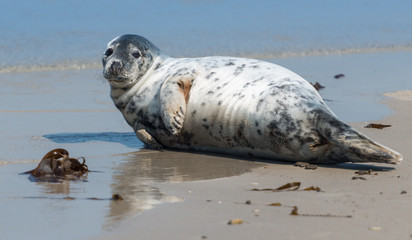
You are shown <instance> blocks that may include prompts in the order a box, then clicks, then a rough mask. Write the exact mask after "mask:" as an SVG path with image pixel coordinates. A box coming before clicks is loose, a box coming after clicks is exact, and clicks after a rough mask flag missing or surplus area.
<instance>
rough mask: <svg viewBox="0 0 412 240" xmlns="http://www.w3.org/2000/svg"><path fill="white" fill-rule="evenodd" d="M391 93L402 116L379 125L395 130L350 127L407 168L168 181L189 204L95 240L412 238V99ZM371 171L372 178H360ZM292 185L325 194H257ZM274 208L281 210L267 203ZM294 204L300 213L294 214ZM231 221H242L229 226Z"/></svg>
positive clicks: (167, 189)
mask: <svg viewBox="0 0 412 240" xmlns="http://www.w3.org/2000/svg"><path fill="white" fill-rule="evenodd" d="M387 95H388V96H390V98H387V99H385V100H384V103H385V104H387V105H388V106H390V108H392V109H393V110H395V113H394V114H393V115H391V116H389V117H386V118H385V119H383V120H381V121H377V123H384V124H391V125H392V127H389V128H385V129H382V130H378V129H366V128H363V127H364V126H365V125H367V124H368V123H366V122H358V123H353V124H351V125H353V126H354V127H355V128H357V129H360V130H361V131H362V132H363V133H365V134H366V135H368V136H370V137H371V138H373V139H375V140H377V141H379V142H381V143H383V144H386V145H388V146H391V147H393V148H394V149H395V150H397V151H399V152H401V153H402V154H403V156H404V160H403V162H402V164H401V165H394V166H390V165H384V164H373V165H368V164H351V163H347V164H339V165H332V166H319V167H318V168H317V169H316V170H305V169H303V168H299V167H295V166H293V165H290V164H282V163H273V164H264V165H262V166H260V167H258V168H256V169H254V170H253V171H252V172H251V173H247V174H244V175H241V176H236V177H231V178H223V179H216V180H208V181H196V182H184V183H161V184H158V185H157V186H158V187H159V188H160V189H161V190H162V191H164V193H165V194H167V195H170V196H178V197H180V198H182V199H183V201H182V202H179V203H173V204H172V203H169V204H163V205H160V206H158V207H156V208H155V209H153V210H150V211H145V212H142V213H140V214H138V215H137V216H135V217H134V218H133V219H132V220H131V221H128V222H125V223H124V224H122V225H121V226H120V227H119V228H117V229H116V230H115V231H114V232H112V233H109V234H106V235H103V236H98V237H96V238H95V239H409V238H411V236H412V227H411V222H412V214H411V212H412V204H411V201H412V176H411V174H410V172H411V171H412V164H411V161H410V160H411V158H412V145H411V140H410V138H411V136H412V125H411V123H412V111H411V106H412V94H411V91H400V92H397V93H389V94H387ZM369 169H371V170H372V171H371V174H370V175H358V174H356V172H357V171H359V170H369ZM353 177H362V178H363V179H353ZM289 182H300V183H301V188H300V190H301V189H304V188H306V187H310V186H314V187H319V188H320V189H321V191H320V192H317V191H281V192H270V191H269V192H258V191H251V189H253V188H277V187H279V186H281V185H284V184H286V183H289ZM247 201H248V203H249V201H250V203H251V204H246V202H247ZM271 203H280V204H281V206H268V205H269V204H271ZM293 206H296V207H297V208H298V214H300V215H291V212H292V209H293V208H292V207H293ZM349 216H350V217H349ZM231 219H241V220H243V223H242V224H239V225H228V222H229V220H231Z"/></svg>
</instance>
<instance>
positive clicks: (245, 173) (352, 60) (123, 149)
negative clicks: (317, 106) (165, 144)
mask: <svg viewBox="0 0 412 240" xmlns="http://www.w3.org/2000/svg"><path fill="white" fill-rule="evenodd" d="M411 58H412V52H380V53H368V54H350V55H328V56H312V57H310V56H308V57H299V58H285V59H273V60H270V61H273V62H275V63H278V64H280V65H283V66H286V67H288V68H290V69H292V70H294V71H295V72H297V73H299V74H300V75H302V76H303V77H305V78H306V79H307V80H308V81H311V82H316V81H318V82H320V83H321V84H322V85H324V86H325V88H324V89H323V90H321V91H320V93H321V95H322V97H324V98H325V99H328V101H327V104H328V105H329V106H330V107H331V109H332V110H333V111H334V112H336V113H337V114H338V116H339V117H340V118H341V119H343V120H344V121H346V122H350V124H351V125H353V126H354V127H355V128H357V129H359V130H360V131H361V132H363V133H365V134H366V135H367V136H370V137H371V138H372V139H375V140H376V141H378V142H381V143H383V144H385V145H387V146H389V147H391V148H393V149H394V150H396V151H399V152H400V153H402V154H403V156H404V160H403V162H402V164H401V165H385V164H351V163H347V164H339V165H326V166H325V165H320V166H318V168H317V169H315V170H306V169H304V168H301V167H296V166H294V165H293V163H288V162H276V161H266V160H259V159H241V158H238V157H231V156H225V155H213V154H202V153H186V152H179V151H163V152H158V151H152V150H146V149H144V148H143V144H142V143H141V142H139V141H138V140H137V139H136V137H135V136H134V134H133V132H132V130H131V128H129V127H128V126H127V125H126V123H125V122H124V120H123V119H122V117H121V114H120V113H119V112H117V110H116V109H115V108H114V106H113V104H112V103H111V99H110V97H109V89H108V88H109V86H108V84H107V83H104V81H103V79H102V77H101V73H100V69H98V68H96V69H87V70H77V71H74V70H67V71H56V72H53V71H39V72H28V73H2V74H0V81H1V82H2V83H3V91H2V93H1V94H0V99H1V102H2V103H3V104H2V106H1V109H0V115H1V119H2V122H3V124H2V128H1V129H0V133H1V134H0V135H1V139H0V141H1V143H2V144H1V146H0V150H1V152H2V156H1V157H0V163H1V165H0V179H1V180H0V183H1V188H2V193H1V196H0V203H2V204H1V206H3V207H0V214H2V216H8V217H7V218H1V219H0V231H1V232H2V234H3V235H2V236H3V237H4V239H26V238H27V236H29V235H30V236H42V238H44V239H51V238H53V236H56V234H59V233H61V232H62V231H67V229H70V231H71V233H70V234H66V235H63V236H61V239H73V238H78V239H136V238H138V239H273V238H274V236H276V238H281V239H302V238H305V239H330V238H331V237H333V238H334V239H348V238H355V239H357V238H364V239H405V238H410V236H411V234H412V229H411V228H410V224H409V222H410V220H412V217H411V215H410V214H409V212H410V211H411V210H412V207H411V205H410V200H411V194H412V184H411V177H410V176H409V175H410V174H408V173H409V172H410V171H411V168H412V165H411V163H410V159H411V157H412V152H411V148H410V146H411V144H410V141H409V138H410V136H411V135H412V127H411V125H410V123H411V122H412V112H411V106H412V96H411V91H410V90H411V89H412V85H411V79H410V66H409V65H410V64H409V63H410V62H409V61H405V59H411ZM338 73H343V74H345V77H344V78H343V79H339V80H338V79H334V77H333V76H334V74H338ZM360 80H362V83H360ZM63 90H64V91H63ZM408 90H409V91H408ZM23 96H24V97H23ZM5 103H7V104H5ZM372 122H373V123H382V124H390V125H392V126H391V127H388V128H384V129H370V128H364V126H365V125H367V124H368V123H372ZM53 148H66V149H67V150H68V151H69V152H70V155H71V156H73V157H80V156H83V157H85V158H86V161H87V164H88V166H89V169H91V170H93V171H94V172H90V173H89V174H88V175H87V177H85V178H83V179H81V180H79V181H63V182H60V183H48V182H36V181H31V180H30V178H29V177H28V176H27V175H21V174H20V173H22V172H25V171H28V170H30V169H33V168H34V167H35V166H36V165H37V163H38V162H39V160H40V159H41V157H42V156H43V155H44V154H45V153H46V152H48V151H49V150H51V149H53ZM369 169H370V170H371V172H370V174H369V172H368V174H366V175H359V174H357V173H356V172H357V171H360V170H369ZM354 177H355V178H356V179H353V178H354ZM291 182H300V184H301V185H300V188H299V189H298V190H296V191H280V192H271V191H252V190H251V189H254V188H257V189H265V188H270V189H275V188H277V187H279V186H282V185H284V184H287V183H291ZM312 186H313V187H319V188H320V190H321V191H303V189H305V188H308V187H312ZM115 193H117V194H120V195H122V196H123V197H124V199H125V200H124V201H120V202H114V201H111V200H110V197H111V195H112V194H115ZM97 199H98V200H97ZM270 204H273V205H275V206H269V205H270ZM279 205H280V206H279ZM294 206H296V207H297V213H298V215H291V212H292V210H293V207H294ZM231 219H241V220H242V221H243V223H242V224H239V225H228V222H229V221H230V220H231ZM44 226H48V227H47V228H48V230H47V231H44ZM22 229H24V231H22ZM3 237H2V238H3ZM35 238H36V237H35Z"/></svg>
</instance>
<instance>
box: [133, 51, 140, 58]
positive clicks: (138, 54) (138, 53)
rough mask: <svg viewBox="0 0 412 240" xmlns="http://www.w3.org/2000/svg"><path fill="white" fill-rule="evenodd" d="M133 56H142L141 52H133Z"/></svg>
mask: <svg viewBox="0 0 412 240" xmlns="http://www.w3.org/2000/svg"><path fill="white" fill-rule="evenodd" d="M132 56H133V57H134V58H139V57H140V52H137V51H136V52H133V53H132Z"/></svg>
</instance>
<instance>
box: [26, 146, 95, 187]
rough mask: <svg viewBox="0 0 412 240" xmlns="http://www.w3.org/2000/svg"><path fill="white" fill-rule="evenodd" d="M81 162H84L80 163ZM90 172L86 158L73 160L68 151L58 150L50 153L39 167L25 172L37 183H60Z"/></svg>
mask: <svg viewBox="0 0 412 240" xmlns="http://www.w3.org/2000/svg"><path fill="white" fill-rule="evenodd" d="M79 160H82V163H80V161H79ZM87 172H89V169H88V167H87V165H86V159H85V158H84V157H80V158H77V159H76V158H71V157H69V152H68V151H67V150H66V149H62V148H57V149H53V150H51V151H50V152H48V153H47V154H46V155H44V157H43V158H42V160H41V161H40V163H39V165H38V166H37V167H36V168H35V169H33V170H31V171H27V172H25V174H30V175H31V176H32V177H34V178H35V180H37V181H58V180H59V179H78V178H79V177H81V176H83V175H84V174H85V173H87Z"/></svg>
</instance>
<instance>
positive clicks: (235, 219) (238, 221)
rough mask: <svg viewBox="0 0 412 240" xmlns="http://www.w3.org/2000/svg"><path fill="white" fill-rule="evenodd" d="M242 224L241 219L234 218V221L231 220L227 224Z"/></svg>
mask: <svg viewBox="0 0 412 240" xmlns="http://www.w3.org/2000/svg"><path fill="white" fill-rule="evenodd" d="M242 223H243V220H242V219H239V218H234V219H231V220H230V221H229V222H228V223H227V224H229V225H237V224H242Z"/></svg>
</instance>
